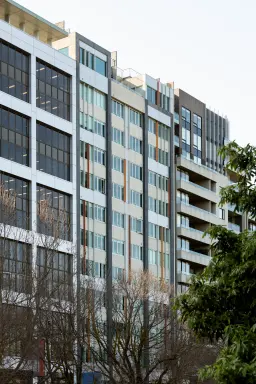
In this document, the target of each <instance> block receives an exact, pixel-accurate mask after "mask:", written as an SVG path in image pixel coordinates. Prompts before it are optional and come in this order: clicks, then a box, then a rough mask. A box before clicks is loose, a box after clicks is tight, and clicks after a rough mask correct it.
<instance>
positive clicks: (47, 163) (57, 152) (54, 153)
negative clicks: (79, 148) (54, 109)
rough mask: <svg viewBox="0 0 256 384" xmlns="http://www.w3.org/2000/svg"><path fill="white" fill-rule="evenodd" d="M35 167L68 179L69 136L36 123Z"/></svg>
mask: <svg viewBox="0 0 256 384" xmlns="http://www.w3.org/2000/svg"><path fill="white" fill-rule="evenodd" d="M36 138H37V169H38V170H40V171H43V172H46V173H49V174H50V175H53V176H57V177H60V178H61V179H65V180H70V136H69V135H67V134H65V133H63V132H60V131H57V130H55V129H53V128H51V127H49V126H47V125H45V124H42V123H39V122H38V123H37V126H36Z"/></svg>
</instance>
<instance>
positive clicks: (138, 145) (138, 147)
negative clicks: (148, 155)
mask: <svg viewBox="0 0 256 384" xmlns="http://www.w3.org/2000/svg"><path fill="white" fill-rule="evenodd" d="M129 144H130V149H132V150H133V151H135V152H138V153H142V141H141V140H139V139H137V138H136V137H133V136H130V143H129Z"/></svg>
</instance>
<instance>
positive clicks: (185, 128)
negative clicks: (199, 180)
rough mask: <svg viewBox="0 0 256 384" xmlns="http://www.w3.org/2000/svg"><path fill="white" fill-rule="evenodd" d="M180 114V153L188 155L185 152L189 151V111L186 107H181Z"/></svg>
mask: <svg viewBox="0 0 256 384" xmlns="http://www.w3.org/2000/svg"><path fill="white" fill-rule="evenodd" d="M181 116H182V153H183V155H185V156H186V157H190V156H188V155H187V154H188V153H189V152H190V134H191V133H190V131H191V113H190V111H189V110H188V109H186V108H184V107H182V108H181Z"/></svg>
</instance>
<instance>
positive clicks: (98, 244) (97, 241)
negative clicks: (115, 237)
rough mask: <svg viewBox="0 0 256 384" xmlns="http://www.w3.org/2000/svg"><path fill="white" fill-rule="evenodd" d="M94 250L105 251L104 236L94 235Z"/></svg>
mask: <svg viewBox="0 0 256 384" xmlns="http://www.w3.org/2000/svg"><path fill="white" fill-rule="evenodd" d="M94 248H97V249H101V250H102V251H104V250H105V249H106V245H105V236H104V235H99V234H98V233H95V234H94Z"/></svg>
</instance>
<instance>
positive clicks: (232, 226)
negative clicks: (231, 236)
mask: <svg viewBox="0 0 256 384" xmlns="http://www.w3.org/2000/svg"><path fill="white" fill-rule="evenodd" d="M228 229H230V230H231V231H233V232H236V233H240V232H241V228H240V226H239V225H237V224H233V223H230V222H228Z"/></svg>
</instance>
